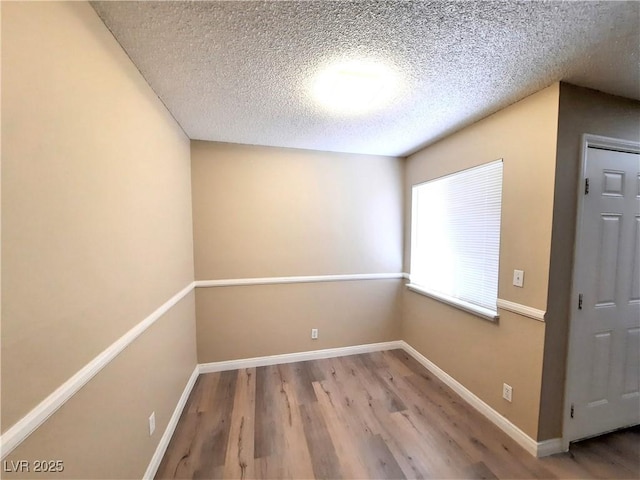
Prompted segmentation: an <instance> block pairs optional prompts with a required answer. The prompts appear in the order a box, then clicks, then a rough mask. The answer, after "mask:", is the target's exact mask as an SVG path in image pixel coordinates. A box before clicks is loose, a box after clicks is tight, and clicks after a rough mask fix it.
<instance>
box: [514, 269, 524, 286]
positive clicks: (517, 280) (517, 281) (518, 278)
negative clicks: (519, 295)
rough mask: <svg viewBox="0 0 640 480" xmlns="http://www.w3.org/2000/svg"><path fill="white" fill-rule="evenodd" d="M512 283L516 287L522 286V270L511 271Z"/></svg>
mask: <svg viewBox="0 0 640 480" xmlns="http://www.w3.org/2000/svg"><path fill="white" fill-rule="evenodd" d="M513 284H514V285H515V286H516V287H520V288H522V287H523V286H524V271H523V270H514V271H513Z"/></svg>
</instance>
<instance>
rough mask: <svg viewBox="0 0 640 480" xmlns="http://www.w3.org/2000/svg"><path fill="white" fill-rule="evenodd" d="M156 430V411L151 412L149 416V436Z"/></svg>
mask: <svg viewBox="0 0 640 480" xmlns="http://www.w3.org/2000/svg"><path fill="white" fill-rule="evenodd" d="M155 430H156V412H151V416H150V417H149V436H151V435H153V432H155Z"/></svg>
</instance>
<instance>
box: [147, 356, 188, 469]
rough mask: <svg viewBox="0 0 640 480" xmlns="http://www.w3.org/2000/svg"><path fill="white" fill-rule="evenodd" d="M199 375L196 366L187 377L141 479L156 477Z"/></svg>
mask: <svg viewBox="0 0 640 480" xmlns="http://www.w3.org/2000/svg"><path fill="white" fill-rule="evenodd" d="M198 375H199V368H198V365H196V368H194V370H193V373H192V374H191V376H190V377H189V380H188V381H187V384H186V385H185V387H184V391H183V392H182V395H180V399H179V400H178V404H177V405H176V408H175V410H174V411H173V415H171V418H170V419H169V423H167V428H165V430H164V433H163V434H162V438H160V442H159V443H158V446H157V447H156V451H155V452H154V454H153V457H151V461H150V462H149V466H148V467H147V471H146V472H144V476H143V477H142V478H143V479H144V480H152V479H153V477H155V476H156V472H157V471H158V467H159V466H160V462H161V461H162V457H164V453H165V452H166V451H167V447H168V446H169V442H170V441H171V437H172V436H173V432H174V431H175V429H176V426H177V425H178V420H180V415H182V410H183V409H184V406H185V405H186V403H187V400H188V399H189V395H191V390H193V386H194V385H195V383H196V380H197V379H198Z"/></svg>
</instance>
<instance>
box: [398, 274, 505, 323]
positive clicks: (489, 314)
mask: <svg viewBox="0 0 640 480" xmlns="http://www.w3.org/2000/svg"><path fill="white" fill-rule="evenodd" d="M406 286H407V288H408V289H409V290H411V291H412V292H415V293H419V294H420V295H424V296H426V297H429V298H433V299H434V300H438V301H440V302H442V303H446V304H447V305H451V306H452V307H455V308H458V309H460V310H464V311H465V312H467V313H471V314H473V315H475V316H477V317H480V318H483V319H485V320H489V321H491V322H497V321H498V319H499V318H500V315H498V312H494V311H493V310H489V309H488V308H483V307H479V306H477V305H473V304H471V303H468V302H465V301H463V300H459V299H457V298H453V297H449V296H447V295H442V294H441V293H436V292H433V291H431V290H426V289H425V288H423V287H420V286H418V285H415V284H413V283H407V284H406Z"/></svg>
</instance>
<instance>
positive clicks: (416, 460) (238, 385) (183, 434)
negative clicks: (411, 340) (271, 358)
mask: <svg viewBox="0 0 640 480" xmlns="http://www.w3.org/2000/svg"><path fill="white" fill-rule="evenodd" d="M156 478H278V479H279V478H296V479H307V478H309V479H310V478H331V479H333V478H336V479H337V478H372V479H373V478H375V479H377V478H393V479H395V478H635V479H638V478H640V428H637V427H636V428H632V429H628V430H625V431H620V432H616V433H612V434H609V435H606V436H602V437H599V438H597V439H592V440H587V441H584V442H580V443H577V444H575V445H572V447H571V450H570V452H568V453H563V454H559V455H554V456H551V457H547V458H542V459H536V458H534V457H532V456H531V455H530V454H528V453H527V452H525V451H524V450H523V449H522V448H521V447H520V446H519V445H517V444H516V443H515V442H514V441H513V440H512V439H511V438H509V437H508V436H507V435H506V434H504V433H503V432H502V431H500V430H499V429H498V428H497V427H496V426H494V425H493V424H492V423H491V422H489V421H488V420H487V419H485V418H484V417H483V416H482V415H481V414H480V413H478V412H477V411H475V410H474V409H473V408H472V407H470V406H469V405H467V404H466V403H465V402H464V401H463V400H462V399H461V398H460V397H459V396H458V395H457V394H455V393H454V392H453V391H452V390H451V389H449V388H448V387H447V386H446V385H444V384H443V383H442V382H441V381H440V380H438V379H437V378H435V377H434V376H433V375H431V374H430V373H429V372H428V371H427V370H425V368H424V367H422V366H421V365H420V364H419V363H418V362H416V361H415V360H414V359H413V358H411V357H409V356H408V355H407V354H406V353H405V352H403V351H402V350H393V351H386V352H377V353H369V354H363V355H353V356H349V357H340V358H331V359H326V360H314V361H309V362H300V363H290V364H285V365H274V366H269V367H259V368H249V369H243V370H234V371H228V372H221V373H212V374H206V375H201V376H200V377H199V378H198V381H197V383H196V385H195V387H194V389H193V392H192V394H191V396H190V398H189V401H188V403H187V405H186V406H185V409H184V411H183V414H182V417H181V418H180V422H179V423H178V426H177V428H176V431H175V434H174V436H173V439H172V440H171V443H170V445H169V447H168V449H167V452H166V454H165V456H164V458H163V460H162V463H161V465H160V468H159V469H158V473H157V476H156Z"/></svg>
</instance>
